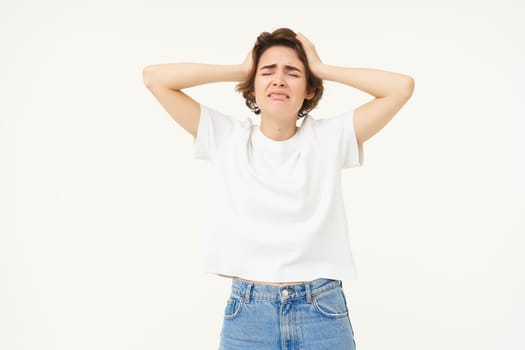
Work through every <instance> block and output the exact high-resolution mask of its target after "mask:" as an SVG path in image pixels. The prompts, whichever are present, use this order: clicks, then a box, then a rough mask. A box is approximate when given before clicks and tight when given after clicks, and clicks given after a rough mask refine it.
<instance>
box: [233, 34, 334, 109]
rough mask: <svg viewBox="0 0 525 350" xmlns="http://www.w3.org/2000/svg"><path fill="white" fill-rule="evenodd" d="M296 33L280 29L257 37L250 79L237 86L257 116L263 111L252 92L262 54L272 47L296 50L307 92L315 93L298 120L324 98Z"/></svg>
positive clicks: (320, 86) (305, 103)
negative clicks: (303, 70)
mask: <svg viewBox="0 0 525 350" xmlns="http://www.w3.org/2000/svg"><path fill="white" fill-rule="evenodd" d="M296 35H297V34H296V33H295V32H294V31H293V30H291V29H288V28H279V29H276V30H274V31H273V32H272V33H269V32H264V33H261V34H260V35H259V36H258V37H257V41H256V42H255V45H254V46H253V49H252V59H253V66H252V71H251V72H250V74H249V76H248V79H247V80H246V81H243V82H240V83H238V84H237V86H236V88H235V89H236V91H238V92H240V93H242V96H243V97H244V99H245V100H246V106H248V108H250V109H251V110H252V111H253V112H254V113H255V114H259V113H261V110H260V109H259V107H258V106H257V104H256V103H255V96H253V94H252V92H253V89H254V82H255V74H256V72H257V66H258V65H259V60H260V58H261V56H262V54H263V53H264V52H265V51H266V50H267V49H269V48H270V47H272V46H285V47H289V48H292V49H294V50H295V52H296V53H297V56H298V57H299V59H300V60H301V62H302V63H303V64H304V68H305V75H306V89H307V91H314V96H313V97H312V98H311V99H309V100H307V99H305V100H304V102H303V105H302V106H301V109H300V110H299V113H298V116H297V119H299V118H302V117H304V116H306V115H307V114H308V112H310V111H311V110H312V109H314V108H315V106H317V103H319V100H320V99H321V96H323V91H324V87H323V81H322V80H321V79H319V78H318V77H316V76H315V75H313V73H312V71H311V70H310V66H309V65H308V59H307V57H306V52H305V51H304V48H303V45H302V44H301V42H300V41H299V40H298V39H297V38H296Z"/></svg>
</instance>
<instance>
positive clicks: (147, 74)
mask: <svg viewBox="0 0 525 350" xmlns="http://www.w3.org/2000/svg"><path fill="white" fill-rule="evenodd" d="M154 76H155V66H154V65H149V66H146V67H144V68H143V69H142V80H143V81H144V85H146V86H147V87H150V86H153V84H154Z"/></svg>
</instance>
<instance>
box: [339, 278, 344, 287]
mask: <svg viewBox="0 0 525 350" xmlns="http://www.w3.org/2000/svg"><path fill="white" fill-rule="evenodd" d="M339 287H341V288H343V281H342V280H339Z"/></svg>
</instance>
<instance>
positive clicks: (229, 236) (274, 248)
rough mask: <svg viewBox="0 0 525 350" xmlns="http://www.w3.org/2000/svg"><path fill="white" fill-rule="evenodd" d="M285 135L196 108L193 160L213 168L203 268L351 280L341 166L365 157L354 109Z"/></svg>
mask: <svg viewBox="0 0 525 350" xmlns="http://www.w3.org/2000/svg"><path fill="white" fill-rule="evenodd" d="M305 118H306V119H304V121H303V122H302V123H301V125H300V126H299V127H298V129H297V131H296V133H295V134H294V135H293V136H292V137H291V138H289V139H287V140H284V141H276V140H273V139H270V138H268V137H267V136H265V135H264V134H263V133H262V132H261V131H260V126H259V125H258V124H256V123H254V122H252V120H251V119H249V118H247V119H246V120H244V121H239V120H237V119H235V118H232V117H230V116H227V115H224V114H222V113H219V112H217V111H214V110H212V109H210V108H208V107H206V106H203V105H201V114H200V121H199V127H198V131H197V137H196V139H195V140H194V144H193V147H194V149H193V150H194V157H195V158H198V159H205V160H209V161H211V162H212V164H213V184H212V192H211V194H210V197H209V202H208V203H207V204H208V205H207V208H206V213H205V217H204V222H203V223H202V227H201V243H202V250H201V253H202V268H203V270H204V272H207V273H212V274H217V275H221V276H222V275H225V276H237V277H240V278H244V279H248V280H255V281H265V282H290V281H309V280H313V279H316V278H331V279H341V280H345V279H355V278H356V270H355V266H354V261H353V257H352V252H351V247H350V242H349V236H348V230H347V220H346V215H345V208H344V203H343V197H342V191H341V170H342V169H344V168H350V167H354V166H359V165H361V164H362V163H363V150H362V148H361V147H359V146H358V144H357V140H356V136H355V132H354V127H353V116H352V112H349V113H346V114H343V115H340V116H338V117H335V118H329V119H312V117H311V116H307V117H305Z"/></svg>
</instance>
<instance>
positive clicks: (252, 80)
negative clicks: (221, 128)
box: [237, 28, 323, 118]
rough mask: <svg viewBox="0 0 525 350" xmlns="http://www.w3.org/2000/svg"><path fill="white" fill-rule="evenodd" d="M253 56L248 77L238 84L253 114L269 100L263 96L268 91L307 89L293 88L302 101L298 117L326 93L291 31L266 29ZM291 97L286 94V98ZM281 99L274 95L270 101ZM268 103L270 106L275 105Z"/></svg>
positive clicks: (299, 105) (253, 50)
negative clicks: (270, 30)
mask: <svg viewBox="0 0 525 350" xmlns="http://www.w3.org/2000/svg"><path fill="white" fill-rule="evenodd" d="M269 49H270V50H269ZM261 58H262V62H261ZM252 59H253V65H252V70H251V72H250V73H249V75H248V79H247V80H246V81H244V82H241V83H239V84H238V85H237V91H239V92H241V93H242V95H243V97H244V98H245V100H246V105H247V106H248V108H250V109H251V110H252V111H253V112H254V113H256V114H259V113H260V111H261V107H262V108H263V109H264V108H265V107H264V106H266V105H265V102H266V101H261V99H263V98H264V100H266V97H268V98H270V96H269V95H265V94H268V93H269V92H274V91H276V90H279V91H281V89H282V90H283V92H286V91H287V90H288V89H294V88H295V87H301V86H304V89H305V91H303V92H304V93H303V94H301V91H299V92H298V91H292V93H293V94H294V96H295V97H298V98H300V101H298V102H296V103H295V104H296V105H297V103H298V105H297V106H296V107H297V110H296V113H297V118H301V117H304V116H305V115H306V114H308V112H310V111H311V110H312V109H314V108H315V106H317V103H318V102H319V100H320V99H321V96H322V95H323V82H322V80H321V79H319V78H317V77H316V76H314V75H313V74H312V72H311V70H310V67H309V65H308V60H307V58H306V53H305V51H304V48H303V46H302V44H301V42H300V41H299V40H298V39H297V38H296V34H295V33H294V32H293V31H292V30H290V29H288V28H280V29H277V30H275V31H273V32H272V33H269V32H264V33H262V34H261V35H259V37H258V38H257V41H256V42H255V45H254V47H253V49H252ZM261 63H262V64H261ZM261 90H265V91H261ZM297 93H299V94H297ZM292 97H293V96H288V95H285V96H284V95H283V98H286V99H290V98H292ZM278 100H279V98H278V97H275V98H273V99H271V100H270V102H271V101H278ZM283 102H284V101H283ZM259 105H260V106H259ZM267 106H269V108H271V106H272V104H271V103H270V104H267Z"/></svg>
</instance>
